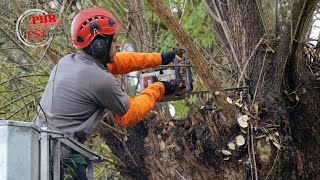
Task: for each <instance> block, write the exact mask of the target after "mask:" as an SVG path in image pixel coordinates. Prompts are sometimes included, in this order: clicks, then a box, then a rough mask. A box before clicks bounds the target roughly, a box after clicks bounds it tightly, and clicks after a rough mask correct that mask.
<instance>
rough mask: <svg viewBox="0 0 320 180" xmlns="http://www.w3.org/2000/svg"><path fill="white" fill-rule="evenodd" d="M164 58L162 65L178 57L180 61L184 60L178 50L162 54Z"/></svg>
mask: <svg viewBox="0 0 320 180" xmlns="http://www.w3.org/2000/svg"><path fill="white" fill-rule="evenodd" d="M161 58H162V65H167V64H170V63H171V62H172V61H173V59H174V58H177V59H178V61H179V62H181V61H182V59H181V58H180V57H179V56H178V55H177V52H176V51H169V52H167V53H163V54H161Z"/></svg>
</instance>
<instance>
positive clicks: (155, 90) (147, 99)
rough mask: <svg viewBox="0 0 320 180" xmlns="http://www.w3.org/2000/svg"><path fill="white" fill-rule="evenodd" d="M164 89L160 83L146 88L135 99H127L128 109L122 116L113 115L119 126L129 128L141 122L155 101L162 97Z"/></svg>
mask: <svg viewBox="0 0 320 180" xmlns="http://www.w3.org/2000/svg"><path fill="white" fill-rule="evenodd" d="M164 91H165V87H164V85H163V84H162V83H161V82H156V83H154V84H152V85H150V86H148V87H147V88H146V89H145V90H144V91H142V92H141V93H140V94H139V95H138V96H136V97H135V98H130V97H129V109H128V111H127V112H126V113H125V114H124V115H122V116H121V115H118V114H116V113H113V117H114V119H115V120H116V121H117V123H118V124H119V125H121V126H131V125H134V124H136V123H138V122H139V121H140V120H142V119H143V118H144V117H145V116H146V115H147V114H148V113H149V112H150V111H151V109H152V108H153V107H154V105H155V103H156V101H157V100H158V99H159V98H161V97H162V96H163V95H164Z"/></svg>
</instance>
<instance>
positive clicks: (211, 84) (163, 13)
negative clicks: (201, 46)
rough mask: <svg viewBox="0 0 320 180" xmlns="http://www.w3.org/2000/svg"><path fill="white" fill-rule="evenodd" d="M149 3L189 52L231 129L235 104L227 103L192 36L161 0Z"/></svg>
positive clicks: (225, 124) (191, 59) (224, 124)
mask: <svg viewBox="0 0 320 180" xmlns="http://www.w3.org/2000/svg"><path fill="white" fill-rule="evenodd" d="M148 2H149V4H150V7H151V8H152V9H153V11H154V12H155V13H156V14H157V15H158V16H159V17H160V19H161V21H163V23H164V24H165V25H166V26H167V27H168V29H169V30H170V31H171V33H172V35H173V36H174V37H175V39H176V40H177V41H178V43H179V44H180V45H181V46H182V47H183V48H184V50H185V51H186V52H187V54H188V56H189V58H190V61H191V63H192V64H193V67H194V68H195V70H196V71H197V73H198V74H199V75H200V77H201V78H202V79H203V81H204V82H205V84H206V85H207V87H208V89H209V91H210V92H211V93H212V94H213V95H214V99H215V101H216V103H217V105H218V107H219V108H220V109H221V111H222V114H223V116H225V117H226V118H225V122H223V126H224V127H225V128H227V129H230V128H231V126H232V121H233V119H234V117H235V107H234V105H233V104H229V103H228V102H227V101H226V99H227V95H226V92H225V91H224V90H223V88H222V87H221V85H220V83H219V81H218V79H217V78H216V77H215V75H214V74H213V73H212V71H211V70H210V69H209V67H208V66H207V64H206V63H205V62H206V60H205V58H204V57H203V55H202V54H201V53H200V52H199V50H198V49H197V47H196V46H195V45H194V43H193V42H192V39H191V38H190V36H189V35H188V34H187V33H186V32H185V31H184V29H183V28H182V26H181V25H180V24H179V22H178V20H177V19H175V18H174V17H173V16H172V15H171V13H170V11H169V8H167V7H165V5H164V4H163V2H162V1H161V0H148ZM217 91H219V93H218V95H217V93H215V92H217Z"/></svg>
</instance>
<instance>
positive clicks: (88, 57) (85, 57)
mask: <svg viewBox="0 0 320 180" xmlns="http://www.w3.org/2000/svg"><path fill="white" fill-rule="evenodd" d="M76 55H77V56H78V57H79V59H83V60H91V61H93V62H95V63H96V64H97V65H98V66H99V67H101V68H102V69H107V68H106V67H105V66H103V65H102V64H101V63H100V62H99V60H98V59H96V58H95V57H93V56H92V55H90V54H87V53H86V52H84V51H83V50H82V49H80V50H78V52H77V53H76Z"/></svg>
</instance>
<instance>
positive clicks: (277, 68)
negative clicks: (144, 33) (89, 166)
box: [104, 0, 320, 179]
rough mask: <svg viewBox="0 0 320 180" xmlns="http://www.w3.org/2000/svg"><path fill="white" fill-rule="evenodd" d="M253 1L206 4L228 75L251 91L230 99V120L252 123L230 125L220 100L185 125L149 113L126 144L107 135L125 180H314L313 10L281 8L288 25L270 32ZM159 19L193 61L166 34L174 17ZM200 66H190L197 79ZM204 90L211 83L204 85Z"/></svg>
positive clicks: (311, 6)
mask: <svg viewBox="0 0 320 180" xmlns="http://www.w3.org/2000/svg"><path fill="white" fill-rule="evenodd" d="M148 1H149V2H150V3H152V4H153V7H154V8H155V9H157V8H158V9H161V7H162V6H163V5H159V4H158V3H160V2H159V1H156V0H148ZM259 2H260V1H246V2H243V3H242V2H240V1H226V0H225V1H217V0H213V1H206V3H207V8H208V12H209V14H210V16H211V17H212V18H213V25H214V29H215V34H216V37H217V38H218V39H219V41H220V43H221V48H224V49H223V50H224V53H225V56H226V57H227V58H228V60H229V62H230V68H231V70H232V72H233V73H234V74H235V76H233V80H234V82H235V84H238V85H248V86H249V91H248V92H245V91H244V92H241V93H238V92H235V93H233V94H230V95H229V96H230V97H232V99H234V100H237V99H240V103H241V104H242V106H241V107H240V108H237V109H236V112H237V114H238V117H239V118H240V120H242V119H243V118H244V116H243V115H246V117H249V120H248V121H247V122H248V126H246V125H241V127H240V126H239V125H238V124H237V120H238V121H239V118H238V119H236V118H234V117H232V116H227V115H226V112H225V110H226V109H223V110H221V107H223V106H221V102H220V101H217V98H213V99H212V100H211V101H208V102H207V103H206V104H205V105H204V106H203V107H201V108H200V109H199V110H198V111H197V112H196V113H195V114H194V115H192V116H189V117H187V118H186V119H184V120H164V119H163V118H161V117H160V116H159V115H157V113H156V112H155V111H153V112H152V113H150V114H149V116H148V117H147V118H146V119H145V120H143V121H142V122H140V123H138V124H137V125H136V126H134V127H131V128H128V129H127V134H126V135H122V134H120V133H115V132H106V133H105V134H104V138H105V140H106V142H107V144H108V145H109V147H110V148H111V149H112V151H113V152H114V153H115V155H117V156H118V157H119V158H120V159H121V160H122V161H123V163H124V164H123V165H122V166H120V167H119V169H120V171H121V174H122V175H123V176H125V177H127V178H128V179H253V178H255V179H319V178H320V177H319V175H318V173H319V172H320V163H319V159H320V152H319V151H320V143H319V142H320V137H319V134H320V127H319V122H318V121H319V120H320V117H319V116H320V88H319V80H317V79H316V77H315V74H314V73H313V72H312V71H310V66H311V65H309V64H310V62H311V61H312V59H310V58H308V56H307V55H306V54H305V48H306V46H305V45H306V42H307V40H306V38H305V37H306V36H307V32H308V28H309V27H310V25H311V23H312V16H313V12H314V11H315V8H316V4H317V2H318V1H316V0H310V1H302V0H297V1H294V2H293V3H292V4H291V6H289V5H288V7H287V8H288V12H290V13H289V14H291V15H290V17H289V21H282V22H281V23H280V22H278V20H275V21H274V22H273V23H274V24H272V23H271V26H273V25H274V26H275V27H274V28H271V29H272V30H271V32H268V29H270V28H268V27H270V23H269V25H268V23H266V19H265V17H266V16H264V14H263V13H262V11H261V10H259V8H260V5H261V4H259ZM260 3H261V2H260ZM155 4H157V5H158V6H155ZM275 7H278V5H276V6H275ZM158 13H159V11H158ZM159 16H160V17H161V19H162V20H163V21H164V23H165V24H166V25H167V26H168V25H169V27H168V29H170V30H171V31H172V33H173V34H174V35H175V37H176V38H181V37H184V38H183V39H177V41H178V42H180V43H181V44H183V45H184V47H185V48H186V49H187V48H190V49H191V50H190V51H189V53H190V54H189V55H190V56H191V57H194V58H193V59H196V56H194V55H195V54H197V53H198V52H197V50H196V48H194V47H192V46H191V45H190V43H191V40H190V39H188V37H187V36H184V32H183V31H182V30H179V28H177V29H178V31H175V30H174V29H172V28H170V24H171V25H172V24H174V22H173V20H172V19H171V18H172V17H170V16H168V15H167V14H166V13H163V14H161V15H159ZM276 18H278V16H276ZM166 22H167V23H166ZM177 32H179V33H180V34H179V33H177ZM185 42H188V43H185ZM191 44H192V43H191ZM200 57H201V56H200ZM198 59H201V58H198ZM200 61H201V60H200ZM199 63H200V64H201V62H197V64H194V66H195V68H196V69H197V70H198V71H199V74H200V75H201V71H200V69H201V66H199ZM311 68H312V67H311ZM206 73H208V72H206ZM207 76H208V75H203V77H207ZM203 77H202V78H203ZM213 80H214V78H213ZM204 81H205V82H206V83H207V85H208V84H210V82H209V80H208V79H204ZM208 87H210V86H208ZM212 87H213V86H212ZM215 87H219V86H218V85H217V86H215ZM231 109H235V108H231ZM226 117H227V118H228V119H225V118H226ZM241 118H242V119H241ZM226 122H228V124H226ZM239 137H244V139H245V144H244V145H242V144H241V143H237V139H238V138H239ZM235 144H237V145H235ZM234 145H235V146H234Z"/></svg>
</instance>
